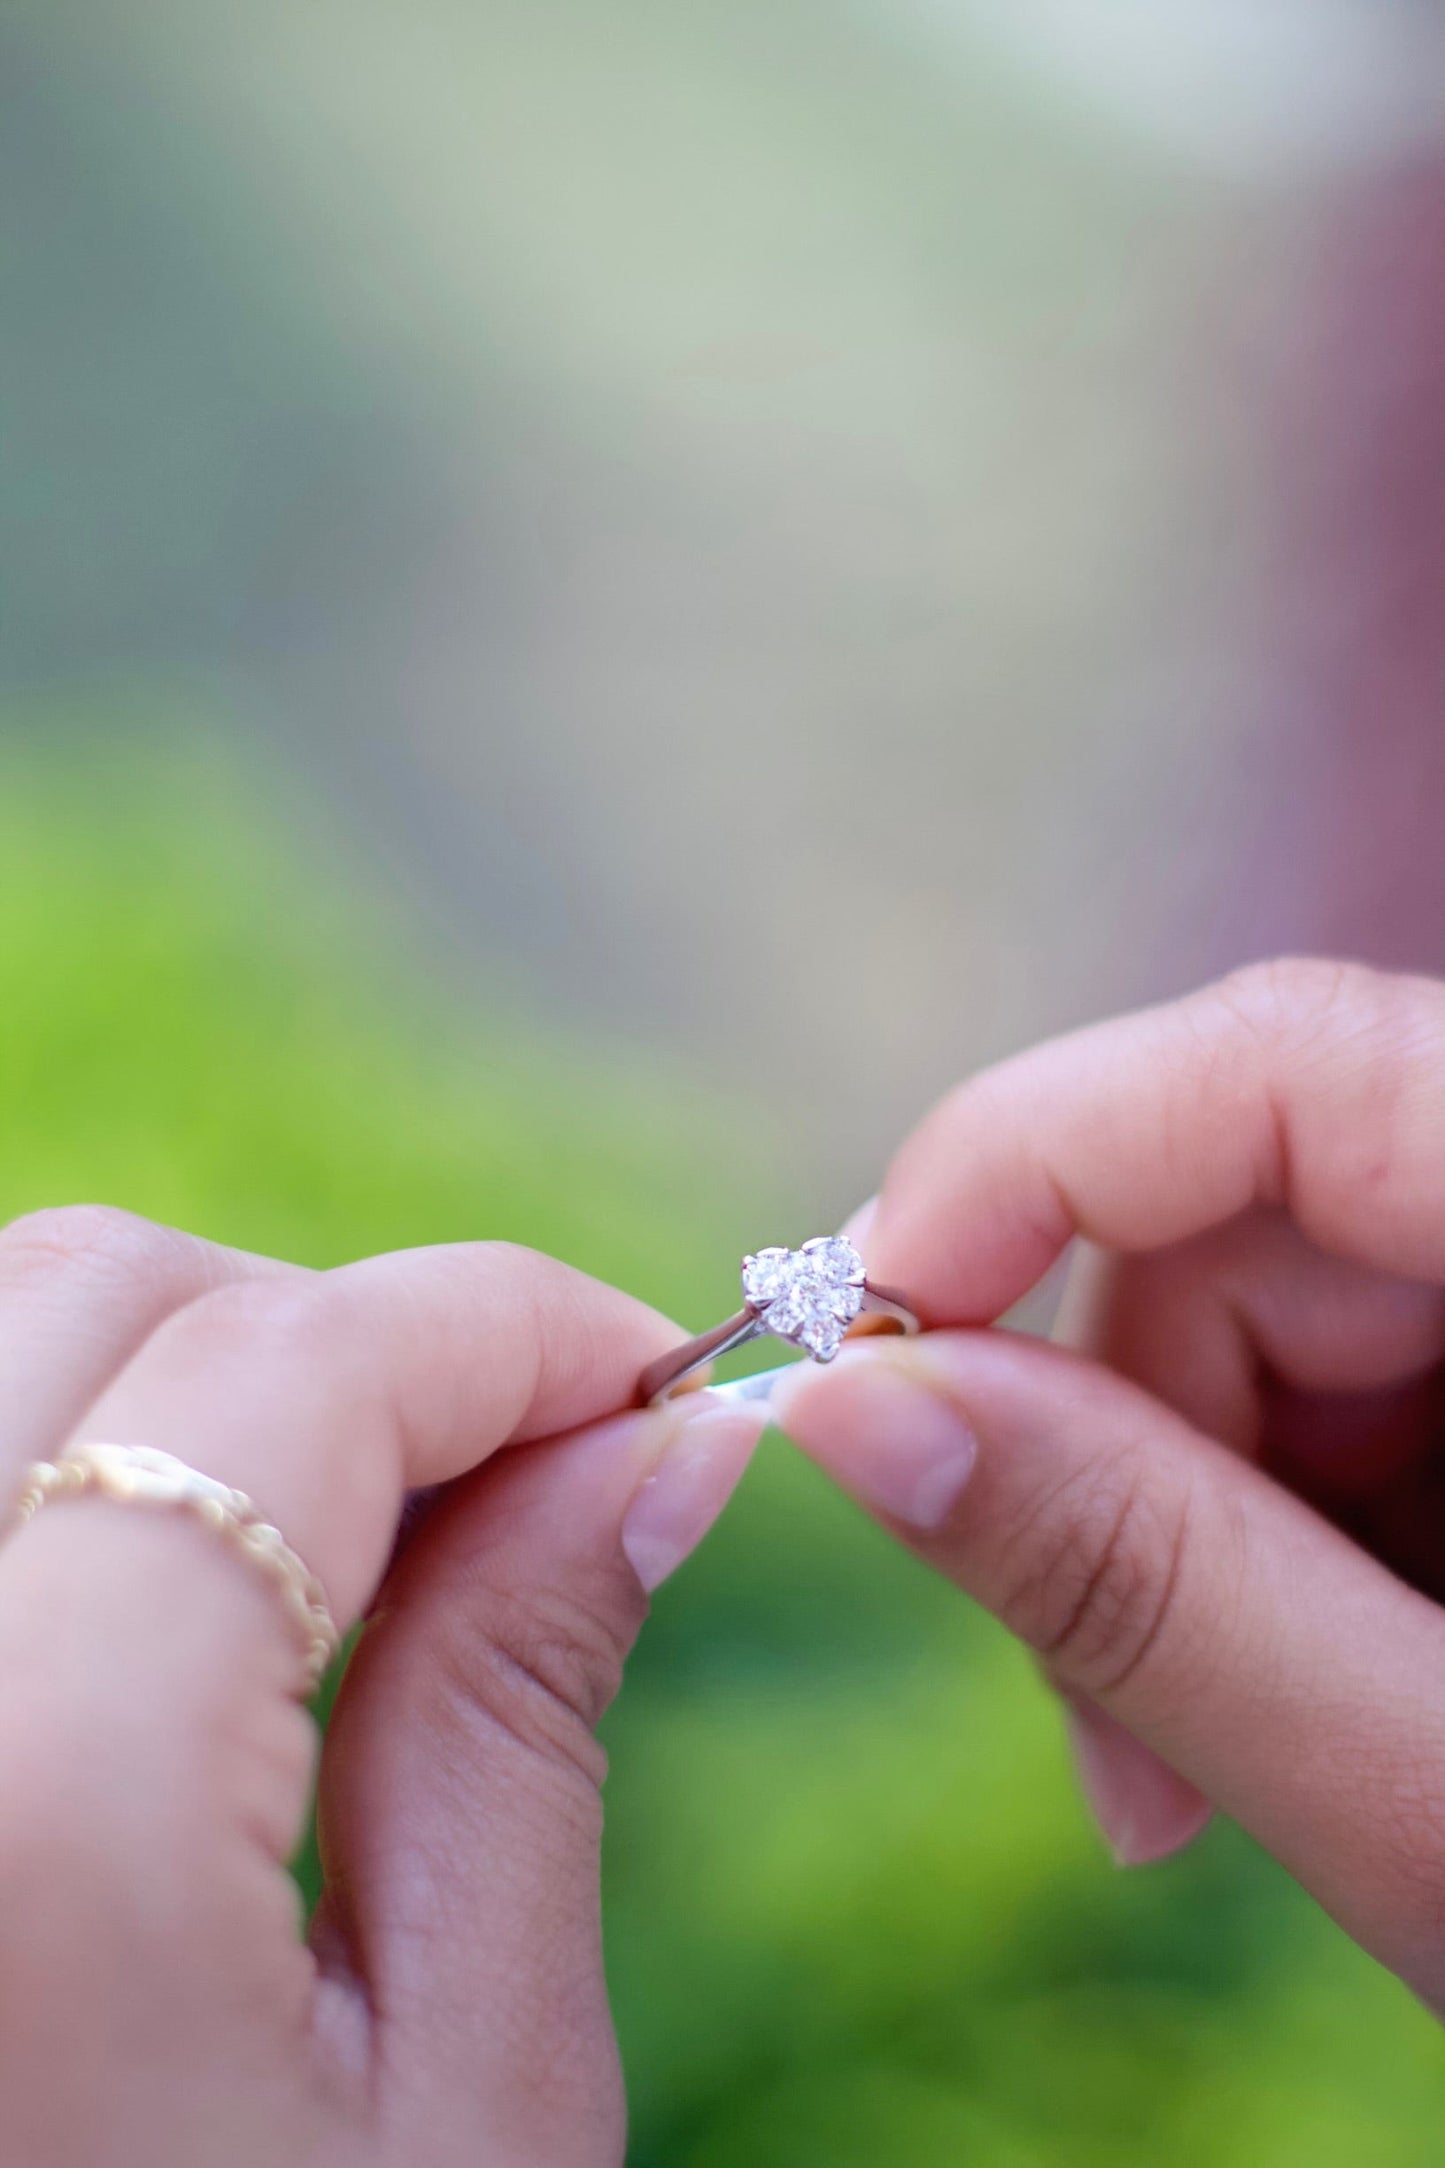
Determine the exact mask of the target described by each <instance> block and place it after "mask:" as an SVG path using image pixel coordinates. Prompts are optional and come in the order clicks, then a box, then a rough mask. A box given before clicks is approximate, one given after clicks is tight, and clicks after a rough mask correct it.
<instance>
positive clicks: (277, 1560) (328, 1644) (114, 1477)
mask: <svg viewBox="0 0 1445 2168" xmlns="http://www.w3.org/2000/svg"><path fill="white" fill-rule="evenodd" d="M89 1491H93V1492H98V1493H99V1495H100V1496H101V1497H103V1498H109V1499H111V1500H112V1501H113V1502H114V1503H115V1504H117V1505H125V1506H150V1507H157V1506H159V1507H163V1508H169V1509H171V1510H172V1511H178V1512H182V1513H189V1514H190V1515H191V1516H192V1518H193V1519H195V1520H198V1521H200V1522H201V1524H202V1526H203V1527H206V1528H209V1529H212V1530H213V1531H214V1532H215V1533H216V1534H217V1535H219V1536H222V1537H223V1538H224V1539H225V1541H226V1542H227V1543H229V1544H230V1546H231V1548H232V1550H234V1551H235V1552H236V1553H237V1555H238V1556H239V1557H241V1558H243V1559H245V1560H246V1561H247V1563H248V1564H250V1565H251V1566H253V1567H255V1568H257V1569H258V1570H259V1571H260V1572H261V1573H263V1574H264V1575H265V1577H266V1579H267V1580H268V1581H270V1582H271V1584H272V1586H273V1587H274V1588H275V1590H276V1592H277V1594H278V1595H279V1597H280V1598H281V1602H282V1605H283V1607H284V1609H285V1610H286V1612H287V1614H288V1616H289V1617H290V1619H291V1621H292V1624H293V1625H294V1627H295V1628H296V1632H297V1637H298V1639H299V1640H300V1641H301V1643H302V1648H303V1659H304V1666H305V1668H304V1671H303V1674H302V1681H301V1683H302V1690H303V1693H304V1695H306V1696H309V1695H311V1694H313V1693H314V1692H315V1691H316V1688H317V1687H318V1686H319V1685H320V1684H321V1680H322V1677H323V1675H324V1673H325V1671H326V1667H327V1665H328V1664H329V1663H330V1662H331V1659H332V1657H333V1656H334V1655H335V1654H336V1652H337V1650H338V1649H339V1648H340V1646H341V1636H340V1635H339V1634H338V1632H337V1630H336V1621H335V1620H334V1619H333V1617H332V1616H331V1606H330V1605H329V1604H328V1602H327V1600H326V1591H325V1590H324V1589H323V1588H322V1586H321V1583H320V1582H319V1581H318V1580H317V1578H316V1576H315V1574H314V1573H312V1572H311V1571H310V1569H309V1568H308V1567H307V1566H306V1564H305V1563H304V1561H303V1560H302V1559H300V1558H298V1557H297V1555H296V1553H295V1552H294V1551H293V1550H292V1548H291V1546H290V1544H289V1543H287V1541H286V1539H285V1537H284V1536H283V1535H282V1534H281V1531H280V1529H279V1528H273V1527H272V1526H271V1524H270V1522H269V1521H268V1520H266V1519H265V1518H264V1517H263V1516H262V1514H261V1513H260V1512H259V1511H258V1509H257V1508H256V1507H255V1506H254V1505H253V1504H252V1503H251V1500H250V1499H249V1498H248V1497H247V1496H246V1493H245V1492H244V1491H238V1490H232V1489H231V1488H230V1486H229V1484H226V1483H218V1482H217V1481H216V1479H215V1477H214V1476H209V1475H202V1474H201V1472H200V1470H199V1469H198V1468H192V1467H191V1466H189V1464H188V1463H187V1462H186V1461H183V1460H177V1459H176V1458H175V1456H174V1454H172V1453H162V1452H158V1451H157V1450H156V1449H155V1447H153V1446H147V1445H72V1446H70V1447H68V1448H67V1449H66V1451H65V1452H63V1453H62V1454H61V1455H60V1456H59V1458H58V1459H56V1460H37V1461H35V1462H34V1463H33V1464H32V1465H31V1466H30V1467H29V1468H27V1469H26V1471H25V1478H24V1485H23V1488H22V1489H21V1493H20V1497H19V1499H18V1501H17V1502H16V1507H15V1519H16V1522H17V1524H18V1525H20V1526H21V1527H23V1526H24V1524H25V1523H26V1522H27V1521H31V1520H33V1519H34V1518H35V1516H36V1514H37V1513H38V1512H39V1511H40V1509H41V1507H42V1506H43V1505H46V1504H48V1503H49V1502H51V1501H52V1500H58V1499H62V1498H81V1497H84V1496H85V1494H86V1493H87V1492H89Z"/></svg>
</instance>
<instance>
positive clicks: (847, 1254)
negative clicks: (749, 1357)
mask: <svg viewBox="0 0 1445 2168" xmlns="http://www.w3.org/2000/svg"><path fill="white" fill-rule="evenodd" d="M742 1278H743V1305H744V1306H743V1308H742V1309H741V1310H739V1311H738V1313H737V1315H736V1317H730V1318H728V1319H726V1320H725V1322H724V1323H723V1324H721V1325H714V1327H713V1329H712V1331H711V1332H704V1333H700V1334H699V1335H698V1337H697V1338H696V1339H695V1340H689V1341H688V1342H687V1343H686V1345H685V1346H683V1347H680V1348H674V1350H673V1352H672V1353H671V1354H670V1355H663V1356H661V1357H659V1359H658V1360H657V1361H656V1362H654V1363H649V1364H648V1366H647V1368H646V1369H645V1370H644V1371H643V1373H642V1375H641V1377H640V1378H639V1379H638V1381H637V1404H638V1406H639V1407H650V1406H652V1405H654V1404H655V1403H656V1402H657V1401H659V1400H669V1399H671V1397H672V1395H673V1394H674V1393H675V1392H676V1391H677V1389H678V1387H679V1386H680V1385H681V1384H682V1383H683V1380H684V1379H685V1378H688V1377H690V1376H691V1375H692V1373H693V1371H694V1370H701V1369H702V1368H703V1367H704V1366H705V1365H706V1364H707V1363H710V1362H712V1361H713V1360H714V1358H715V1357H716V1356H719V1355H730V1354H731V1353H732V1351H733V1349H734V1348H738V1347H743V1346H745V1345H746V1343H747V1342H748V1341H749V1340H756V1339H759V1338H761V1337H762V1336H763V1335H765V1334H767V1333H772V1334H774V1335H775V1336H776V1338H778V1339H779V1340H790V1341H791V1342H792V1344H793V1346H794V1347H797V1348H801V1349H802V1351H803V1353H804V1354H805V1355H811V1356H812V1358H813V1360H814V1362H820V1363H830V1362H831V1361H832V1360H833V1357H834V1356H835V1355H836V1354H837V1352H838V1350H839V1348H840V1347H841V1346H842V1345H843V1342H844V1340H845V1339H846V1338H847V1336H848V1334H849V1332H850V1330H852V1329H853V1328H854V1327H855V1326H856V1328H857V1330H858V1331H860V1332H866V1331H872V1330H875V1329H883V1330H892V1331H894V1332H917V1331H918V1329H919V1328H918V1318H917V1316H916V1314H915V1313H914V1312H913V1311H912V1310H911V1309H910V1308H909V1306H908V1304H907V1303H906V1302H905V1301H904V1300H903V1298H902V1297H901V1296H900V1295H896V1294H894V1293H893V1292H892V1291H891V1290H890V1289H888V1288H885V1287H875V1286H873V1284H872V1283H871V1282H870V1280H869V1279H868V1276H867V1273H866V1271H865V1269H864V1265H863V1260H862V1258H861V1257H860V1256H859V1255H858V1252H857V1251H856V1250H855V1249H854V1247H853V1245H852V1243H851V1242H850V1241H849V1240H848V1238H847V1236H846V1235H815V1236H814V1237H813V1239H812V1241H811V1242H805V1243H804V1244H803V1247H802V1248H801V1249H800V1250H783V1249H771V1250H759V1251H758V1252H757V1254H756V1255H755V1256H752V1257H745V1258H744V1259H743V1272H742ZM875 1319H876V1321H877V1324H876V1327H875V1325H874V1322H873V1321H874V1320H875ZM860 1320H863V1322H859V1321H860Z"/></svg>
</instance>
